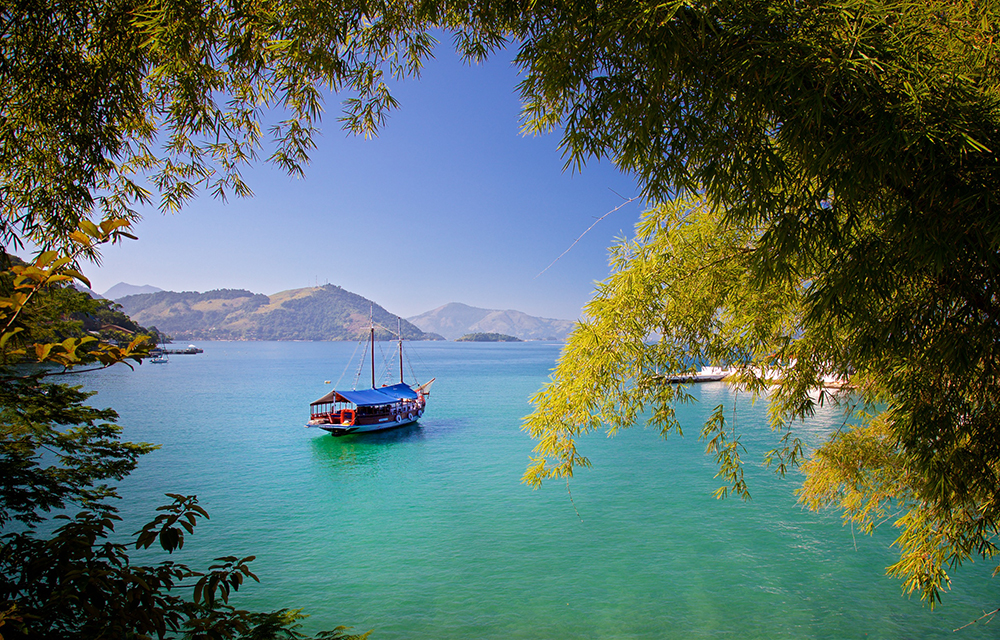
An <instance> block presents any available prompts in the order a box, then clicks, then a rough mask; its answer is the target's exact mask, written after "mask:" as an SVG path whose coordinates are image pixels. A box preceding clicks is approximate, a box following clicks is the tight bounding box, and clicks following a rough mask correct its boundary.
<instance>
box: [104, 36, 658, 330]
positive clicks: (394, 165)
mask: <svg viewBox="0 0 1000 640" xmlns="http://www.w3.org/2000/svg"><path fill="white" fill-rule="evenodd" d="M517 81H518V77H517V72H516V70H515V69H514V68H513V67H512V66H511V65H510V63H509V58H501V57H498V58H496V59H493V60H491V61H489V62H487V63H485V64H482V65H475V66H469V65H466V64H464V63H463V62H462V61H461V60H460V59H459V58H458V57H457V56H456V55H455V54H454V52H453V51H452V50H451V48H450V47H449V46H448V45H447V43H442V44H441V45H440V46H439V47H438V48H437V51H436V59H435V60H431V61H430V62H428V64H427V66H426V68H425V70H424V72H423V74H422V77H421V78H420V79H419V80H412V79H410V80H407V81H405V82H403V83H402V84H400V85H398V86H397V87H396V88H395V89H394V95H395V97H396V98H397V99H398V100H399V101H400V103H401V106H400V109H399V110H397V111H395V112H393V113H392V115H391V116H390V118H389V121H388V123H387V124H386V126H385V127H384V128H383V130H382V131H381V134H380V136H379V137H378V138H377V139H373V140H364V139H363V138H360V137H354V136H350V135H349V134H347V133H346V132H344V131H343V130H342V129H341V128H340V123H339V122H337V117H338V116H339V114H340V102H339V100H340V98H338V97H337V96H332V97H331V98H330V99H329V100H328V102H327V105H326V116H325V119H324V122H323V133H322V135H321V136H320V137H319V138H318V139H317V144H318V149H316V150H315V152H314V153H313V155H312V162H311V163H310V165H309V166H308V167H307V168H306V176H305V178H304V179H293V178H290V177H288V176H287V175H286V174H285V173H283V172H281V171H280V170H278V169H276V168H274V167H271V166H269V165H260V166H256V167H253V168H251V169H249V170H247V171H246V172H245V178H246V180H247V182H248V183H249V184H250V186H251V188H252V189H253V190H254V192H255V197H254V198H252V199H230V200H229V201H228V202H227V203H223V202H221V201H218V200H213V199H212V198H211V197H210V196H207V195H202V196H201V197H199V198H198V199H197V200H195V201H194V202H192V203H191V204H189V205H188V206H187V207H186V208H185V209H183V210H182V211H181V212H180V213H177V214H166V215H164V214H162V213H160V212H159V211H157V210H155V209H150V210H149V211H146V212H145V213H144V219H143V221H142V222H141V223H140V224H139V225H138V226H137V228H136V234H137V235H138V237H139V240H138V241H128V242H126V243H125V244H123V245H117V246H114V247H107V248H106V249H105V251H104V254H103V263H102V265H101V266H100V267H96V266H90V267H89V268H87V269H86V274H87V275H88V277H89V278H90V280H91V282H92V284H93V288H94V290H96V291H98V292H103V291H105V290H107V289H108V288H110V287H111V286H112V285H114V284H116V283H118V282H122V281H124V282H129V283H131V284H137V285H141V284H151V285H154V286H157V287H160V288H162V289H168V290H173V291H206V290H209V289H216V288H237V289H249V290H251V291H255V292H258V293H265V294H272V293H276V292H278V291H283V290H286V289H295V288H299V287H305V286H312V285H315V284H317V283H318V284H324V283H327V282H329V283H332V284H337V285H340V286H342V287H344V288H345V289H347V290H349V291H353V292H355V293H358V294H360V295H362V296H365V297H367V298H370V299H372V300H374V301H375V302H377V303H378V304H381V305H382V306H383V307H385V308H386V309H387V310H389V311H390V312H392V313H397V314H399V315H402V316H404V317H407V316H413V315H416V314H418V313H422V312H424V311H428V310H431V309H434V308H436V307H438V306H440V305H442V304H445V303H447V302H462V303H465V304H469V305H472V306H477V307H486V308H494V309H517V310H520V311H524V312H526V313H529V314H531V315H538V316H544V317H550V318H567V319H575V318H577V317H578V316H579V314H580V310H581V308H582V306H583V305H584V304H585V303H586V301H587V300H588V299H589V297H590V295H591V293H592V291H593V288H594V281H595V280H600V279H603V278H604V277H605V276H606V275H607V273H608V267H607V248H608V246H610V244H611V243H612V241H613V239H614V238H615V237H616V236H621V235H623V234H631V231H632V228H633V226H634V224H635V222H636V220H637V219H638V216H639V214H640V212H641V205H640V204H639V201H636V202H633V203H632V204H629V205H627V206H625V207H623V208H622V209H621V210H619V211H618V212H616V213H614V214H611V215H610V216H608V217H607V218H606V219H605V220H603V221H602V222H600V223H599V224H598V225H597V226H596V227H595V228H594V229H593V230H591V231H590V232H589V233H588V234H587V235H586V236H585V237H584V238H583V239H582V240H581V241H580V242H579V243H578V244H577V245H576V246H575V247H574V248H573V250H572V251H570V252H569V253H568V254H567V255H565V256H563V257H562V258H561V259H560V260H559V261H558V262H557V263H556V264H555V265H553V266H552V267H551V268H549V269H548V270H547V271H545V273H543V274H542V275H540V276H539V275H538V274H539V273H540V272H541V271H542V270H544V269H545V268H546V267H547V266H548V265H549V264H550V263H551V262H552V261H553V260H555V259H556V258H557V257H558V256H559V255H560V254H561V253H562V252H563V251H565V250H566V249H567V248H568V247H569V246H570V245H571V244H572V243H573V241H574V240H576V238H577V237H578V236H579V235H580V234H581V233H583V232H584V231H585V230H586V229H587V228H588V227H589V226H590V225H591V224H593V223H594V221H595V220H596V219H597V218H599V217H601V216H603V215H604V214H605V213H607V212H609V211H611V210H612V209H614V208H615V207H616V206H618V205H620V204H621V203H622V197H624V198H628V197H631V196H633V195H635V194H636V192H637V189H636V186H635V181H634V180H632V179H631V178H629V177H628V176H625V175H622V174H621V173H620V172H619V171H618V170H617V169H615V168H614V167H613V166H612V165H611V164H610V163H607V162H605V163H597V162H591V163H590V164H589V165H588V166H587V167H585V168H584V169H583V171H581V172H577V173H574V172H572V171H568V170H567V171H564V170H563V164H564V160H563V158H562V157H561V154H560V152H559V151H558V148H557V147H558V144H559V136H558V134H552V135H547V136H537V137H528V136H524V135H522V134H521V133H520V130H519V124H520V123H519V113H520V101H519V98H518V96H517V93H516V84H517ZM266 153H267V152H266V151H265V154H264V155H265V156H266Z"/></svg>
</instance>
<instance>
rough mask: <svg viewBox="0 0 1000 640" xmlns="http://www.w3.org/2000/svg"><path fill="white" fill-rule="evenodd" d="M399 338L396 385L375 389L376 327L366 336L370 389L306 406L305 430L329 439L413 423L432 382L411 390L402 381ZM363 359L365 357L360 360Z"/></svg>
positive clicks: (338, 392)
mask: <svg viewBox="0 0 1000 640" xmlns="http://www.w3.org/2000/svg"><path fill="white" fill-rule="evenodd" d="M397 335H398V338H399V382H398V383H396V384H391V385H382V386H379V387H376V386H375V323H374V321H372V323H371V329H370V334H369V338H368V340H369V343H370V349H371V370H372V379H371V380H372V386H371V389H351V390H349V391H348V390H339V389H334V390H333V391H331V392H330V393H328V394H326V395H324V396H323V397H322V398H320V399H319V400H316V401H315V402H312V403H310V404H309V422H307V423H306V427H307V428H309V427H317V428H319V429H323V430H324V431H327V432H329V433H330V434H331V435H335V436H341V435H347V434H349V433H367V432H371V431H383V430H385V429H395V428H397V427H404V426H406V425H409V424H413V423H415V422H416V421H417V420H419V419H420V417H421V416H423V415H424V409H425V408H426V407H427V398H428V396H430V387H431V384H432V383H433V382H434V380H435V378H431V379H430V380H429V381H427V382H425V383H423V384H421V385H418V386H417V387H416V388H414V387H411V386H410V385H409V384H406V383H405V382H404V381H403V336H402V333H400V332H399V331H398V330H397ZM362 358H364V356H362Z"/></svg>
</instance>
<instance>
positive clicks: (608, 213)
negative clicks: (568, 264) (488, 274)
mask: <svg viewBox="0 0 1000 640" xmlns="http://www.w3.org/2000/svg"><path fill="white" fill-rule="evenodd" d="M612 193H614V191H612ZM615 195H618V194H617V193H615ZM619 197H620V196H619ZM638 199H639V196H632V197H631V198H629V199H628V200H626V201H625V202H623V203H621V204H620V205H618V206H617V207H615V208H614V209H612V210H611V211H608V212H607V213H605V214H604V215H603V216H601V217H600V218H598V219H597V220H595V221H594V224H592V225H590V226H589V227H587V230H586V231H584V232H583V233H581V234H580V237H579V238H577V239H576V240H574V241H573V244H571V245H569V248H567V249H566V250H565V251H563V252H562V253H560V254H559V257H558V258H556V259H555V260H553V261H552V263H551V264H550V265H549V266H547V267H545V268H544V269H542V270H541V271H539V272H538V275H537V276H535V277H536V278H537V277H538V276H540V275H542V274H543V273H545V272H546V271H548V270H549V269H551V268H552V265H554V264H555V263H557V262H559V260H560V259H561V258H562V257H563V256H564V255H566V254H567V253H569V252H570V251H571V250H572V249H573V247H575V246H576V245H577V243H578V242H580V240H583V236H585V235H587V234H588V233H589V232H590V230H591V229H593V228H594V227H596V226H597V224H598V223H599V222H600V221H601V220H604V219H605V218H607V217H608V216H610V215H611V214H612V213H614V212H615V211H618V210H619V209H621V208H622V207H624V206H625V205H627V204H629V203H631V202H632V201H633V200H638Z"/></svg>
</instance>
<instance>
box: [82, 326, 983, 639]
mask: <svg viewBox="0 0 1000 640" xmlns="http://www.w3.org/2000/svg"><path fill="white" fill-rule="evenodd" d="M197 344H198V346H200V347H202V348H204V350H205V352H204V353H202V354H199V355H174V356H171V357H170V362H169V363H167V364H151V363H148V362H147V363H144V364H142V365H141V366H137V367H136V369H135V371H131V370H129V369H128V368H127V367H124V366H121V365H118V366H115V367H113V368H111V369H109V370H105V371H101V372H96V373H88V374H81V375H79V376H75V379H76V380H77V381H78V382H79V383H80V384H83V385H84V386H85V387H87V388H90V389H92V390H95V391H97V392H98V393H97V395H96V396H94V397H93V398H92V399H91V403H92V404H93V405H95V406H100V407H107V406H110V407H113V408H114V409H116V410H117V411H118V412H119V414H120V421H119V422H120V424H121V425H122V426H123V427H124V434H125V438H126V439H129V440H132V441H145V442H154V443H158V444H160V445H162V447H161V448H160V449H159V450H157V451H155V452H153V453H152V454H150V455H148V456H146V457H145V458H144V459H143V460H142V462H141V464H140V467H139V469H138V470H137V471H136V472H135V473H133V474H132V475H131V476H130V477H129V478H127V479H126V480H125V481H123V482H122V483H121V485H120V487H121V492H122V494H123V495H124V500H123V505H122V508H123V515H124V516H125V517H126V522H125V523H123V524H122V525H121V526H120V527H119V532H121V533H125V534H127V533H131V532H132V531H135V530H136V529H138V528H139V526H141V524H142V523H144V522H146V521H147V520H151V519H152V518H153V516H154V515H155V514H154V509H155V507H156V506H158V505H160V504H165V503H166V502H168V499H167V498H166V497H165V496H164V494H165V493H168V492H169V493H183V494H197V496H198V498H199V500H200V504H201V505H202V506H203V507H205V508H206V509H207V510H208V511H209V512H210V514H211V519H210V520H208V521H203V522H201V523H200V524H199V525H198V527H197V529H196V531H195V534H194V535H193V536H192V537H190V538H188V540H187V543H186V544H185V546H184V549H183V551H182V552H181V553H180V554H174V555H175V556H177V557H175V558H171V559H173V560H182V561H186V562H189V563H191V564H193V565H196V566H199V567H203V568H204V567H207V565H208V564H209V563H210V562H211V560H212V558H214V557H218V556H226V555H234V556H249V555H254V556H256V560H255V561H254V562H253V563H252V567H253V568H254V570H255V572H256V573H257V575H258V576H259V578H260V581H261V582H260V584H255V583H253V582H250V583H249V584H248V585H247V586H245V587H244V588H243V589H241V590H240V592H239V593H238V594H237V595H236V596H235V597H234V599H233V602H234V603H235V604H237V605H239V606H244V607H254V608H258V609H267V610H270V609H277V608H282V607H289V608H302V609H303V610H304V613H307V614H309V616H310V617H309V618H308V620H307V621H306V622H305V627H304V629H305V630H306V631H310V632H316V631H319V630H322V629H329V628H333V627H334V626H337V625H348V626H350V627H352V628H353V630H354V631H355V632H362V631H368V630H372V632H373V633H372V636H371V638H372V640H397V639H404V638H405V639H409V640H424V639H426V640H431V639H434V640H440V639H445V640H449V639H468V640H474V639H501V638H503V639H505V640H506V639H511V638H514V639H517V638H524V639H533V640H535V639H541V640H548V639H551V640H568V639H577V638H579V639H583V638H587V639H592V638H635V639H673V638H677V639H680V638H718V639H722V638H740V639H747V638H831V639H834V638H837V639H840V638H960V639H963V640H965V639H973V638H975V639H980V638H997V637H1000V620H996V621H994V622H993V623H992V624H990V625H986V626H983V625H982V624H979V625H975V626H973V627H969V628H967V629H964V630H962V631H959V632H957V633H953V631H952V630H953V629H955V628H956V627H959V626H961V625H963V624H965V623H967V622H969V621H971V620H973V619H975V618H976V617H978V616H979V615H981V614H982V612H983V611H984V610H988V609H993V608H995V607H997V606H1000V580H998V579H991V578H990V573H991V571H990V570H991V569H992V566H991V565H990V564H989V563H986V562H978V563H975V564H970V565H967V566H965V567H963V568H961V569H959V570H958V571H955V572H954V589H953V590H952V591H951V592H950V593H947V594H946V595H945V597H944V602H943V604H941V605H940V606H939V607H938V608H937V609H935V610H934V611H933V612H932V611H930V610H929V609H928V608H927V607H926V606H924V605H923V604H922V603H921V602H920V601H919V599H918V598H916V597H913V598H907V597H905V596H903V595H901V584H900V582H899V581H897V580H895V579H892V578H888V577H886V576H885V575H884V573H885V572H884V569H885V567H886V566H888V565H889V564H891V563H892V562H893V558H894V554H893V551H894V550H893V549H892V548H890V545H891V543H892V541H893V539H894V534H893V530H892V527H891V524H886V525H885V526H884V527H883V529H882V530H879V531H878V532H877V533H876V535H874V536H863V535H861V534H854V533H853V532H852V530H851V528H850V526H846V527H845V526H843V525H842V524H841V521H840V518H839V516H838V514H837V513H835V512H821V513H812V512H809V511H805V510H803V509H802V508H801V507H800V506H798V505H797V504H796V502H795V495H794V491H795V487H796V476H795V473H793V474H792V477H791V478H789V479H785V480H781V479H778V478H776V477H775V476H774V475H773V474H772V473H771V472H769V471H766V470H764V469H762V468H761V467H760V465H759V460H760V456H761V453H762V452H763V451H766V450H767V449H769V448H771V447H772V446H773V445H774V440H775V439H774V436H773V434H772V433H771V432H770V431H769V429H768V427H767V424H766V416H765V410H766V407H765V405H764V403H761V402H758V403H757V404H756V405H751V403H750V402H749V401H748V400H747V399H746V398H745V397H742V396H736V395H735V394H734V393H733V392H732V391H731V390H729V389H728V388H727V387H726V386H725V385H724V384H722V383H708V384H702V385H696V386H694V387H693V389H692V392H693V393H694V395H695V396H696V398H697V399H698V402H696V403H693V404H690V405H684V406H682V407H680V416H681V419H682V421H683V423H684V425H685V435H684V437H683V438H680V437H676V436H674V435H672V436H671V437H670V438H669V440H667V441H664V440H663V439H662V438H661V437H660V436H659V434H658V433H657V432H656V431H655V430H653V429H646V428H643V427H642V426H641V425H638V426H636V427H634V428H632V429H630V430H627V431H624V432H622V433H621V434H619V435H618V436H616V437H615V438H612V439H609V438H607V437H606V436H604V435H603V434H598V435H594V436H590V437H587V438H584V440H583V441H582V443H581V445H580V447H581V450H582V452H583V453H584V454H585V455H587V456H589V457H590V459H591V461H592V462H593V465H594V466H593V468H591V469H583V470H579V471H578V472H577V474H576V476H575V477H574V478H573V479H572V480H571V481H570V482H569V483H568V484H567V483H565V482H562V481H555V482H549V483H547V484H545V485H544V486H543V487H542V488H541V489H540V490H531V489H530V488H528V487H526V486H525V485H523V484H521V482H520V479H521V475H522V474H523V472H524V470H525V467H526V466H527V464H528V462H529V460H528V456H529V455H530V452H531V449H532V446H533V444H532V442H531V440H530V439H529V438H528V437H527V436H526V435H525V434H524V433H523V432H522V431H521V428H520V427H521V419H522V418H523V417H524V416H525V415H526V414H527V413H529V412H530V406H529V399H530V397H531V395H532V394H533V393H535V392H536V391H537V390H538V389H539V388H540V387H541V386H542V384H543V383H544V382H545V381H546V380H547V378H548V375H549V371H550V369H551V368H552V367H553V366H554V364H555V360H556V358H557V357H558V354H559V348H560V347H559V345H558V344H549V343H538V342H527V343H514V344H510V343H507V344H493V343H490V344H483V343H453V342H448V343H432V342H425V343H411V344H410V345H409V349H408V354H409V361H410V363H411V364H412V367H413V369H414V370H416V371H417V373H418V375H419V376H420V378H421V380H426V379H428V378H430V377H432V376H433V377H436V378H437V381H436V382H435V383H434V386H433V387H432V394H431V397H430V400H429V403H428V409H427V412H426V414H425V415H424V417H423V418H422V419H421V420H420V422H419V424H418V425H416V426H412V427H405V428H402V429H399V430H395V431H390V432H384V433H381V434H371V435H367V436H364V435H359V436H345V437H340V438H334V437H332V436H329V435H327V434H326V433H325V432H323V431H320V430H318V429H304V428H303V425H304V423H305V422H306V420H307V418H308V413H309V403H310V402H311V401H312V400H315V399H317V398H319V397H320V396H322V395H323V394H325V393H326V392H327V391H329V389H330V388H331V385H330V384H326V383H325V381H327V380H330V381H331V382H334V383H335V382H336V381H337V380H338V379H339V378H341V376H342V374H344V372H345V371H347V375H346V376H344V379H343V381H342V382H341V387H343V386H344V385H345V384H346V385H347V386H348V388H349V387H350V386H351V385H353V379H354V374H355V373H356V364H354V365H348V360H350V359H351V356H352V354H354V355H355V357H356V356H357V355H358V354H359V353H360V352H359V351H358V350H357V348H356V345H355V344H353V343H336V342H319V343H302V342H299V343H295V342H284V343H266V342H204V343H197ZM178 346H183V345H178ZM391 349H392V345H390V344H389V343H381V344H380V345H379V352H384V353H385V358H386V359H387V360H390V361H391V360H392V358H393V354H392V352H391ZM379 359H380V360H381V359H382V355H380V356H379ZM355 362H356V361H355ZM364 385H365V383H362V386H364ZM719 403H726V405H727V407H729V409H730V410H735V416H736V419H737V420H738V424H739V426H740V429H741V430H742V431H743V433H744V434H745V435H744V436H743V443H744V444H745V445H746V447H747V449H748V452H747V454H746V456H745V460H746V461H747V469H746V474H747V480H748V481H749V483H750V491H751V494H752V496H753V499H752V500H751V501H750V502H742V501H740V500H739V499H735V498H728V499H726V500H721V501H720V500H716V499H715V498H714V497H713V496H712V492H713V490H714V489H715V488H716V487H718V486H719V484H720V481H719V480H718V479H715V478H713V475H714V473H715V467H714V464H713V462H712V460H711V458H710V457H708V456H706V455H705V453H704V443H701V442H698V439H697V434H698V432H699V426H700V424H701V422H702V421H703V420H704V418H705V417H706V416H707V415H708V413H709V412H710V411H711V410H712V408H713V407H715V406H716V405H717V404H719ZM731 415H732V414H731ZM842 422H843V417H842V416H841V415H839V414H837V413H835V412H832V411H827V412H826V413H825V414H821V415H818V416H816V417H815V418H814V419H813V420H811V421H810V422H809V423H807V424H806V425H804V426H803V427H802V432H803V433H804V434H805V435H806V438H807V440H808V441H810V442H814V443H815V442H819V441H820V440H821V439H822V438H823V437H824V436H825V434H827V433H829V432H830V431H831V430H833V429H836V428H837V427H839V426H840V425H841V423H842ZM162 555H163V554H156V555H150V556H148V557H144V558H143V559H144V560H148V561H159V560H161V559H164V558H163V557H161V556H162Z"/></svg>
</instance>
